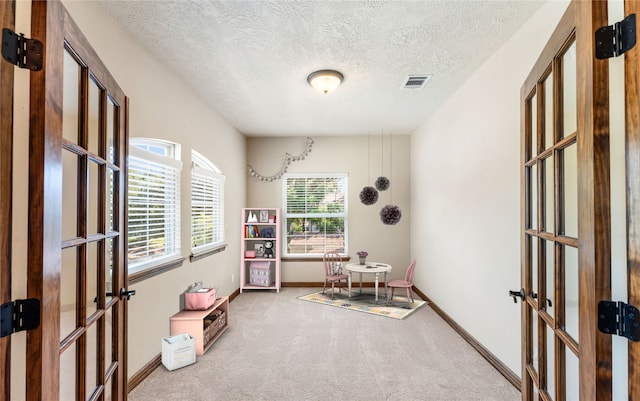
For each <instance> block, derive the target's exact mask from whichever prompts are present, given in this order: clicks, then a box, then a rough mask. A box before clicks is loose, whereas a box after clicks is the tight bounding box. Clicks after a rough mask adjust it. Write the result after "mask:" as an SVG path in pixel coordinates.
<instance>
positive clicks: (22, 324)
mask: <svg viewBox="0 0 640 401" xmlns="http://www.w3.org/2000/svg"><path fill="white" fill-rule="evenodd" d="M38 326H40V300H38V299H36V298H29V299H17V300H16V301H15V302H7V303H6V304H2V306H0V337H6V336H10V335H11V334H13V333H16V332H18V331H23V330H32V329H35V328H37V327H38Z"/></svg>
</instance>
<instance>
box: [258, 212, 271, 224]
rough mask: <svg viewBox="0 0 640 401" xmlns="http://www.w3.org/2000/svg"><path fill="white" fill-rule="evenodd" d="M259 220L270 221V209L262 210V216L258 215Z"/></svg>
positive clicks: (261, 221)
mask: <svg viewBox="0 0 640 401" xmlns="http://www.w3.org/2000/svg"><path fill="white" fill-rule="evenodd" d="M258 219H259V220H258V221H259V222H260V223H268V222H269V211H268V210H260V216H259V217H258Z"/></svg>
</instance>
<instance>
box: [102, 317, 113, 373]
mask: <svg viewBox="0 0 640 401" xmlns="http://www.w3.org/2000/svg"><path fill="white" fill-rule="evenodd" d="M104 329H105V330H104V331H105V333H104V370H105V372H107V371H109V366H111V363H112V362H113V361H114V358H113V308H109V309H107V310H106V311H105V315H104Z"/></svg>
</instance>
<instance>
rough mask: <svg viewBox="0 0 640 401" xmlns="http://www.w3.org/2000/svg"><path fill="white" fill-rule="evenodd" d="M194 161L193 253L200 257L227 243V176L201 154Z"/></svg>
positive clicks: (192, 196)
mask: <svg viewBox="0 0 640 401" xmlns="http://www.w3.org/2000/svg"><path fill="white" fill-rule="evenodd" d="M191 159H192V167H191V252H192V254H193V255H197V254H201V253H203V252H207V251H209V250H211V249H214V248H217V247H218V246H220V245H222V244H223V242H224V180H225V177H224V175H222V174H221V173H220V170H219V169H218V168H217V167H216V166H215V165H214V164H213V163H211V162H210V161H209V160H207V159H206V158H205V157H204V156H202V155H201V154H199V153H198V152H196V151H192V152H191Z"/></svg>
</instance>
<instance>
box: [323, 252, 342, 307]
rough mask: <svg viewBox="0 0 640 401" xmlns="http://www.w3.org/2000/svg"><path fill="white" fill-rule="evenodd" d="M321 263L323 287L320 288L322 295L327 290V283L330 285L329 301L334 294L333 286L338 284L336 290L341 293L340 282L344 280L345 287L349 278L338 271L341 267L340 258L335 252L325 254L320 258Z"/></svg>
mask: <svg viewBox="0 0 640 401" xmlns="http://www.w3.org/2000/svg"><path fill="white" fill-rule="evenodd" d="M322 262H323V263H324V287H323V288H322V293H323V294H324V291H325V290H326V288H327V283H331V299H334V297H333V295H334V293H335V285H336V283H338V290H339V291H340V292H342V287H341V286H340V282H341V281H342V280H344V286H346V285H347V284H348V283H347V280H348V279H349V276H348V275H346V274H342V272H341V271H340V270H341V269H340V268H341V266H342V257H340V255H338V254H337V253H336V252H327V253H325V254H324V256H323V258H322Z"/></svg>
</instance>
